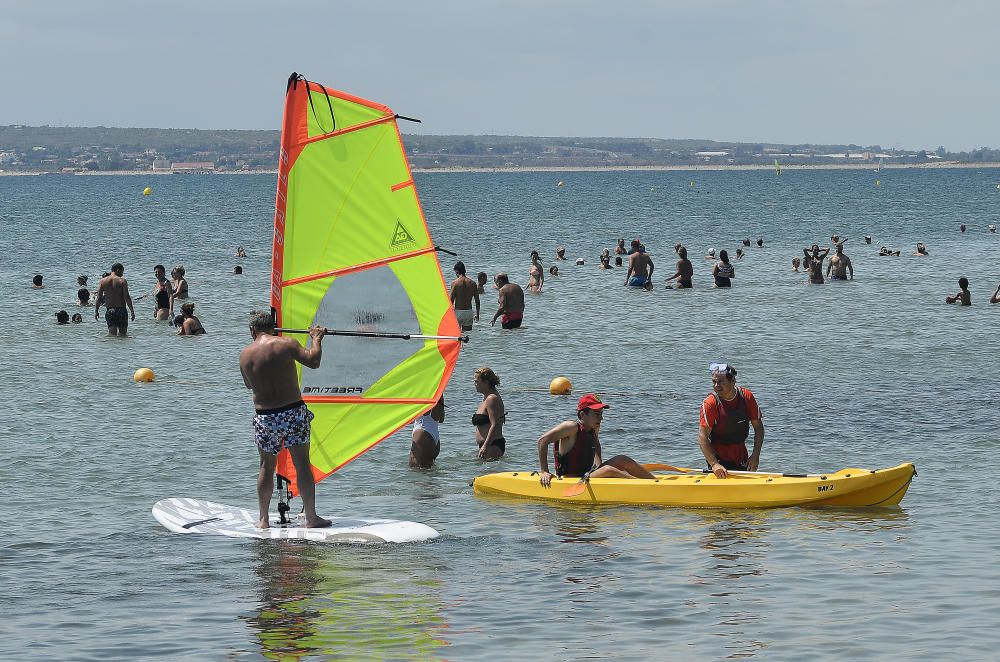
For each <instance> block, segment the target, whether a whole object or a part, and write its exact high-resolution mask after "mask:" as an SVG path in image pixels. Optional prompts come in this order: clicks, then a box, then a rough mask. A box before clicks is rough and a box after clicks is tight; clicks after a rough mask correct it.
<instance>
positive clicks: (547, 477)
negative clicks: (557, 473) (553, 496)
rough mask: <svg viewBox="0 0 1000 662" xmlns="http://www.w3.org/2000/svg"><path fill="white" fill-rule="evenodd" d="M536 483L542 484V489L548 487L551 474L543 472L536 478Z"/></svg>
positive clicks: (550, 482)
mask: <svg viewBox="0 0 1000 662" xmlns="http://www.w3.org/2000/svg"><path fill="white" fill-rule="evenodd" d="M538 482H539V483H541V484H542V487H548V486H549V485H551V484H552V474H550V473H549V472H548V471H543V472H542V474H541V475H540V476H539V477H538Z"/></svg>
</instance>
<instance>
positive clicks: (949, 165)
mask: <svg viewBox="0 0 1000 662" xmlns="http://www.w3.org/2000/svg"><path fill="white" fill-rule="evenodd" d="M979 168H1000V162H995V161H990V162H983V163H967V162H963V161H943V162H941V163H920V164H915V163H914V164H902V163H901V164H894V165H883V166H882V168H881V169H882V170H957V169H968V170H976V169H979ZM746 170H774V166H773V165H763V164H761V165H756V164H755V165H732V164H717V165H716V164H705V165H649V166H513V167H502V168H471V167H443V168H412V171H413V172H416V173H421V174H424V173H432V174H433V173H463V172H475V173H491V172H492V173H518V172H552V173H556V172H726V171H746ZM781 170H782V171H787V170H870V171H874V170H875V165H874V164H872V163H868V162H866V163H823V164H788V165H782V166H781ZM276 174H278V171H277V170H226V171H215V172H206V173H175V172H165V171H160V172H154V171H151V170H101V171H98V170H95V171H87V172H0V177H51V176H53V175H59V176H82V177H91V176H93V177H108V176H116V175H129V176H136V175H145V176H147V177H162V176H164V175H177V176H181V177H198V176H205V175H276Z"/></svg>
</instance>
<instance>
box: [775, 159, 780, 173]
mask: <svg viewBox="0 0 1000 662" xmlns="http://www.w3.org/2000/svg"><path fill="white" fill-rule="evenodd" d="M774 174H776V175H780V174H781V164H780V163H778V159H775V160H774Z"/></svg>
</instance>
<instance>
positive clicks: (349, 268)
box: [271, 73, 461, 494]
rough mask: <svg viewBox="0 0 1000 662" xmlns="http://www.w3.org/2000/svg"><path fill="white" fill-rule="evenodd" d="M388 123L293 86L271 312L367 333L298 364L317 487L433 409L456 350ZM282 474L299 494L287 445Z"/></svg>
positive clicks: (370, 108)
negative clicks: (314, 361)
mask: <svg viewBox="0 0 1000 662" xmlns="http://www.w3.org/2000/svg"><path fill="white" fill-rule="evenodd" d="M396 118H397V115H396V114H395V113H393V111H392V110H390V109H389V108H388V107H386V106H384V105H382V104H379V103H375V102H372V101H367V100H365V99H361V98H359V97H356V96H353V95H350V94H347V93H345V92H339V91H337V90H333V89H330V88H327V87H324V86H323V85H321V84H319V83H315V82H312V81H307V80H305V79H304V78H303V77H301V76H299V75H298V74H294V73H293V74H292V76H291V77H289V79H288V88H287V91H286V95H285V114H284V120H283V124H282V131H281V150H280V152H279V162H278V191H277V196H276V201H275V213H274V239H273V246H272V253H271V271H272V273H271V306H272V309H273V311H274V315H275V318H276V322H277V324H278V326H279V327H286V328H292V327H294V328H302V329H307V328H309V327H311V326H314V325H319V326H325V327H328V328H330V329H340V330H346V331H349V332H350V331H354V332H361V335H354V336H351V335H348V336H339V335H337V336H333V337H331V338H328V339H327V340H326V341H325V342H324V346H323V360H322V364H321V365H320V367H319V368H317V369H315V370H310V369H305V370H303V369H302V366H298V365H297V369H298V373H299V384H300V387H301V389H302V399H303V400H304V401H305V402H306V404H307V405H308V407H309V409H310V411H312V413H313V414H314V418H313V421H312V436H311V438H310V444H311V445H310V459H311V462H312V472H313V476H314V477H315V478H316V480H317V481H318V480H322V479H323V478H325V477H326V476H328V475H330V474H331V473H333V472H334V471H336V470H337V469H339V468H340V467H343V466H344V465H345V464H347V463H348V462H350V461H351V460H353V459H355V458H357V457H358V456H359V455H361V454H362V453H364V452H365V451H367V450H368V449H369V448H371V447H372V446H374V445H375V444H377V443H378V442H380V441H382V440H383V439H385V438H386V437H388V436H389V435H390V434H392V433H393V432H395V431H396V430H398V429H399V428H401V427H402V426H404V425H406V424H407V423H408V422H410V421H411V420H413V419H414V418H416V417H417V416H419V415H421V414H422V413H424V412H425V411H426V410H428V409H430V408H431V407H432V406H433V405H434V404H435V403H436V402H437V401H438V399H439V398H440V397H441V395H442V394H443V393H444V388H445V386H446V384H447V383H448V379H449V378H450V377H451V373H452V371H453V370H454V368H455V361H456V360H457V359H458V354H459V349H460V347H461V342H460V338H459V336H461V329H460V327H459V325H458V321H457V320H456V318H455V313H454V311H453V310H452V307H451V300H450V297H449V295H448V291H447V289H446V286H445V281H444V276H443V275H442V273H441V268H440V265H439V264H438V261H437V256H436V254H435V250H434V249H435V247H434V243H433V242H432V241H431V237H430V233H429V231H428V229H427V223H426V221H425V219H424V215H423V211H422V210H421V208H420V200H419V199H418V197H417V189H416V186H415V185H414V182H413V175H412V174H411V172H410V168H409V165H408V163H407V160H406V153H405V152H404V150H403V141H402V137H401V136H400V133H399V128H398V126H397V124H396ZM380 334H390V335H391V336H394V337H395V338H399V337H400V336H410V335H413V336H443V337H438V338H421V337H418V338H412V339H405V340H404V339H391V340H388V339H376V338H377V337H378V336H379V335H380ZM292 337H294V338H295V339H296V340H298V341H299V342H301V343H302V344H303V345H305V344H306V342H307V341H308V336H305V335H303V334H292ZM278 474H279V476H281V477H284V478H287V479H289V482H290V487H291V490H292V493H293V494H295V493H296V492H297V489H296V483H295V469H294V467H293V465H292V461H291V457H290V456H289V454H288V451H287V450H283V451H282V452H281V453H280V455H279V456H278Z"/></svg>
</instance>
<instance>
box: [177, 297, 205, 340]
mask: <svg viewBox="0 0 1000 662" xmlns="http://www.w3.org/2000/svg"><path fill="white" fill-rule="evenodd" d="M176 321H177V320H174V322H175V323H176ZM177 335H179V336H202V335H205V327H203V326H202V325H201V320H200V319H198V318H197V317H195V315H194V304H193V303H186V304H184V305H182V306H181V323H180V324H178V325H177Z"/></svg>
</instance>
